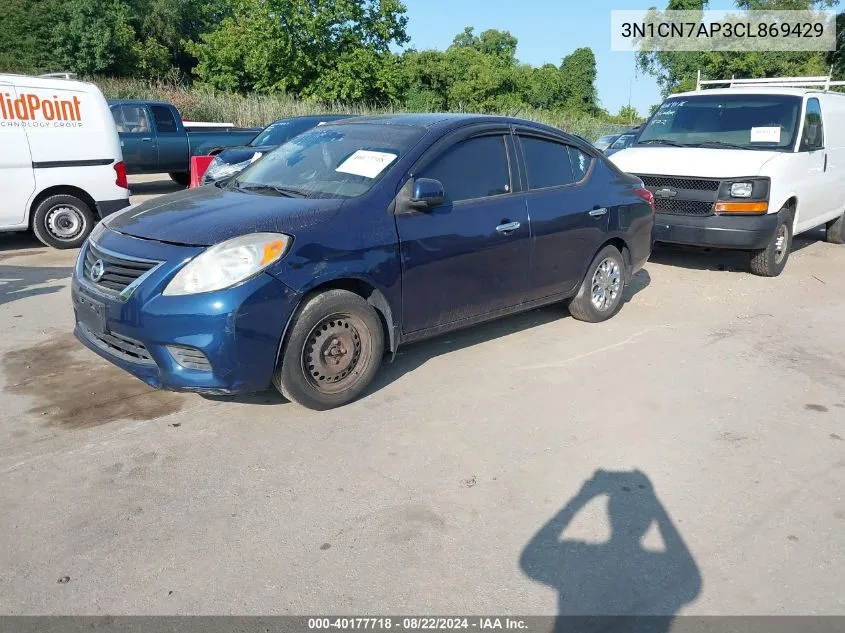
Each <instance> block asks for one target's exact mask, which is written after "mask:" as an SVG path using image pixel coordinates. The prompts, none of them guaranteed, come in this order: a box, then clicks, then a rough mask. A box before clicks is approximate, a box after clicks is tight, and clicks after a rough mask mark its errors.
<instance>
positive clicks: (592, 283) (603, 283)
mask: <svg viewBox="0 0 845 633" xmlns="http://www.w3.org/2000/svg"><path fill="white" fill-rule="evenodd" d="M600 268H601V269H602V270H599V269H600ZM625 278H626V266H625V259H624V258H623V257H622V253H620V252H619V251H618V250H617V249H616V248H615V247H613V246H605V247H604V248H603V249H601V250H600V251H599V252H598V255H596V256H595V258H593V262H592V263H591V264H590V267H589V268H588V269H587V274H586V275H585V276H584V280H583V281H582V282H581V287H580V288H578V294H576V295H575V296H574V297H573V298H572V299H570V301H569V306H568V307H569V313H570V314H571V315H572V316H573V317H575V318H576V319H578V320H579V321H586V322H587V323H599V322H601V321H607V319H609V318H610V317H612V316H613V315H614V314H616V313H617V312H619V310H620V308H621V307H622V295H623V294H624V292H625Z"/></svg>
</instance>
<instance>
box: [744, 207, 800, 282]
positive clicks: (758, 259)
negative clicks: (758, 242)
mask: <svg viewBox="0 0 845 633" xmlns="http://www.w3.org/2000/svg"><path fill="white" fill-rule="evenodd" d="M791 250H792V213H790V212H789V211H788V210H787V209H783V210H781V212H780V213H779V214H778V224H777V228H776V229H775V232H774V234H773V235H772V239H771V240H769V243H768V244H767V245H766V248H761V249H760V250H757V251H751V272H752V273H754V274H755V275H759V276H760V277H777V276H778V275H780V274H781V273H782V272H783V269H784V268H785V267H786V261H787V260H788V259H789V252H790V251H791Z"/></svg>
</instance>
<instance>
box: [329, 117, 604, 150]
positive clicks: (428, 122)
mask: <svg viewBox="0 0 845 633" xmlns="http://www.w3.org/2000/svg"><path fill="white" fill-rule="evenodd" d="M358 123H367V124H372V125H406V126H412V127H421V128H425V129H427V130H435V131H438V132H448V131H450V130H453V129H457V128H459V127H463V126H465V125H471V124H473V123H500V124H503V125H522V126H526V127H532V128H534V129H537V130H543V131H546V132H549V133H551V134H557V135H562V136H567V137H571V138H579V139H580V137H577V136H576V135H574V134H571V133H569V132H565V131H564V130H561V129H559V128H556V127H552V126H551V125H546V124H545V123H538V122H537V121H530V120H528V119H520V118H517V117H508V116H496V115H491V114H463V113H454V112H432V113H422V114H381V115H370V116H360V117H355V118H354V119H350V120H347V121H336V122H334V123H333V125H355V124H358ZM581 140H583V139H581ZM584 142H585V143H587V144H588V145H589V143H588V142H587V141H584Z"/></svg>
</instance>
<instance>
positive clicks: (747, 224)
mask: <svg viewBox="0 0 845 633" xmlns="http://www.w3.org/2000/svg"><path fill="white" fill-rule="evenodd" d="M777 224H778V216H777V214H776V213H768V214H766V215H735V216H731V215H708V216H683V215H671V214H667V213H658V214H656V215H655V218H654V230H653V233H652V237H653V240H654V241H655V242H665V243H668V244H686V245H690V246H707V247H712V248H734V249H745V250H755V249H760V248H765V247H766V245H767V244H768V243H769V241H770V240H771V239H772V236H773V235H774V233H775V230H776V229H777Z"/></svg>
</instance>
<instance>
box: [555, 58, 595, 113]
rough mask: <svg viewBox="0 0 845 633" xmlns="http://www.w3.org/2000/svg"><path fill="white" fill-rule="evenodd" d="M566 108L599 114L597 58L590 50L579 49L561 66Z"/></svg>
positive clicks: (565, 59)
mask: <svg viewBox="0 0 845 633" xmlns="http://www.w3.org/2000/svg"><path fill="white" fill-rule="evenodd" d="M560 72H561V75H562V77H561V80H562V82H563V93H564V106H565V107H566V108H568V109H573V110H580V111H583V112H589V113H591V114H595V113H597V112H598V109H599V107H598V95H597V93H596V86H595V82H596V74H597V73H596V56H595V55H594V54H593V51H592V49H590V48H578V49H575V50H574V51H573V52H572V53H571V54H569V55H567V56H566V57H564V58H563V61H562V62H561V64H560Z"/></svg>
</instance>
